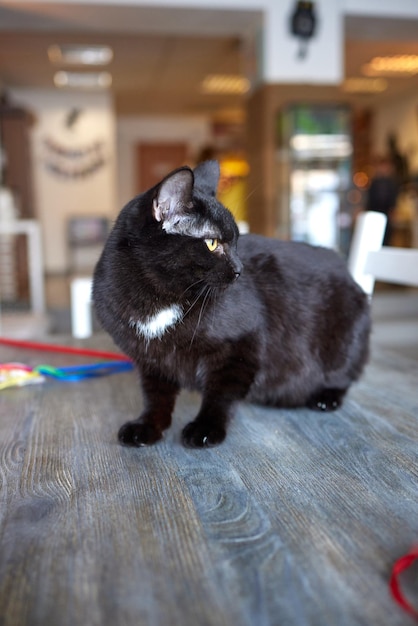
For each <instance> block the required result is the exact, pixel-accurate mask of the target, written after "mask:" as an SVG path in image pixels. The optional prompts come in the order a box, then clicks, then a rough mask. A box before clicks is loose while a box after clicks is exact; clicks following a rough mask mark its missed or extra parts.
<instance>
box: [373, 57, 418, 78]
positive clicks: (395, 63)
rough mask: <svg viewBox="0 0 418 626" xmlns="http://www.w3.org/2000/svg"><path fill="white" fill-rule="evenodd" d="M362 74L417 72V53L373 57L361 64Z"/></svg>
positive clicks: (379, 74) (380, 74)
mask: <svg viewBox="0 0 418 626" xmlns="http://www.w3.org/2000/svg"><path fill="white" fill-rule="evenodd" d="M362 71H363V74H366V75H367V76H393V75H394V74H404V75H408V76H410V75H412V74H418V55H417V54H396V55H394V56H387V57H374V58H373V59H372V60H371V61H370V62H369V63H367V64H366V65H363V68H362Z"/></svg>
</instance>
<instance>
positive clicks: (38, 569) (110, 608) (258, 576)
mask: <svg viewBox="0 0 418 626" xmlns="http://www.w3.org/2000/svg"><path fill="white" fill-rule="evenodd" d="M416 303H417V300H415V305H416ZM415 305H414V306H415ZM385 311H389V314H388V315H386V314H385ZM396 311H397V309H396V306H395V308H394V312H395V313H396ZM395 313H394V315H395ZM376 318H377V322H376V330H375V334H374V338H373V354H372V360H371V363H370V365H369V366H368V369H367V372H366V375H365V376H364V378H363V379H362V380H361V382H360V383H359V384H357V385H356V386H355V387H354V388H353V389H352V390H351V392H350V394H349V396H348V398H347V401H346V403H345V405H344V407H343V408H342V409H340V410H339V411H338V412H336V413H334V414H317V413H313V412H310V411H307V410H273V409H263V408H259V407H255V406H251V405H242V406H241V407H240V408H239V410H238V413H237V416H236V418H235V420H234V422H233V423H232V425H231V428H230V432H229V435H228V438H227V440H226V442H225V443H224V444H223V445H221V446H220V447H218V448H213V449H210V450H200V451H195V450H188V449H185V448H183V447H182V446H181V444H180V437H179V435H180V430H181V428H182V426H183V425H184V424H185V423H187V421H188V420H190V419H191V418H192V417H193V416H194V414H195V413H196V411H197V406H198V402H199V398H198V396H197V395H194V394H190V393H183V394H182V395H181V396H180V399H179V402H178V404H177V408H176V413H175V420H174V425H173V427H172V429H171V430H170V431H169V432H168V433H167V436H166V438H165V440H164V441H163V442H162V443H160V444H158V445H156V446H155V447H151V448H143V449H138V450H135V449H129V448H123V447H121V446H120V445H118V443H117V440H116V432H117V430H118V427H119V425H120V424H122V423H123V422H124V421H125V420H126V419H130V418H132V417H134V416H136V415H137V413H138V411H139V409H140V404H141V399H140V395H139V391H138V389H137V385H136V377H135V375H134V374H130V373H128V374H120V375H116V376H112V377H107V378H103V379H100V380H99V379H96V380H90V381H88V382H79V383H72V384H69V383H67V384H65V383H48V384H45V385H43V386H38V387H32V388H29V387H26V388H21V389H15V390H8V391H3V392H0V485H1V494H0V498H1V501H0V529H1V535H0V624H1V626H45V625H48V626H90V625H92V626H93V625H97V626H108V625H109V626H124V625H127V626H128V625H129V626H142V625H149V626H171V625H173V626H177V625H179V626H189V625H190V626H191V625H193V626H206V625H208V626H223V625H225V626H247V625H248V626H250V625H251V626H264V625H265V626H267V625H277V626H305V625H306V626H357V625H358V626H360V625H364V626H395V625H396V626H398V625H399V626H407V625H408V624H411V625H412V624H414V623H416V622H414V621H413V620H411V618H409V617H408V616H407V615H406V614H405V613H404V612H403V611H402V610H401V609H400V608H399V607H398V606H397V605H396V604H395V603H394V601H393V600H392V598H391V597H390V594H389V590H388V579H389V576H390V571H391V567H392V565H393V563H394V561H395V560H396V559H397V558H399V557H400V556H402V555H403V554H404V553H405V552H407V551H408V550H409V549H410V548H411V547H412V546H413V545H414V544H417V543H418V385H417V382H418V308H415V309H414V308H413V307H412V309H411V310H409V311H407V312H406V314H405V318H404V319H403V318H400V317H399V315H398V313H396V316H394V317H393V318H392V317H391V314H390V306H389V305H388V304H386V305H385V304H384V301H383V304H382V303H381V306H380V309H379V307H377V309H376ZM408 325H409V326H408ZM395 327H396V328H397V330H396V333H398V335H396V333H395V335H394V334H390V332H391V331H390V329H393V328H395ZM405 328H409V330H408V331H407V332H405ZM388 332H389V335H388ZM402 333H403V334H402ZM396 337H398V340H397V339H396ZM59 340H61V341H62V338H60V337H56V338H55V339H54V341H59ZM98 342H99V343H100V344H102V342H103V338H102V337H94V338H93V339H92V342H91V343H93V344H96V345H97V343H98ZM102 347H103V345H102ZM0 354H1V358H0V361H4V360H10V359H14V360H16V359H18V360H20V361H23V362H27V363H29V362H30V363H40V362H45V361H47V362H49V363H52V364H60V365H63V364H64V363H75V362H77V363H78V362H81V360H82V359H80V358H78V359H75V358H74V357H71V358H69V357H64V356H63V355H59V354H45V353H43V354H40V353H37V352H26V351H23V352H22V351H19V350H16V349H11V348H5V347H4V346H0ZM416 580H417V578H416V577H415V589H414V586H410V588H409V592H410V593H412V596H411V597H412V598H413V597H414V595H413V592H415V599H417V600H418V588H417V586H416Z"/></svg>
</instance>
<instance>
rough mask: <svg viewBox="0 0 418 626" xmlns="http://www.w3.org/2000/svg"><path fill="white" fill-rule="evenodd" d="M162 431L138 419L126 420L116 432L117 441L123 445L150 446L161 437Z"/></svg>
mask: <svg viewBox="0 0 418 626" xmlns="http://www.w3.org/2000/svg"><path fill="white" fill-rule="evenodd" d="M162 436H163V434H162V432H161V431H160V430H159V429H158V428H156V427H155V426H153V425H152V424H144V423H141V422H138V421H133V422H127V423H126V424H124V425H123V426H121V428H120V429H119V432H118V439H119V442H120V443H121V444H122V445H123V446H134V447H135V448H140V447H142V446H150V445H152V444H153V443H156V442H157V441H159V440H160V439H161V438H162Z"/></svg>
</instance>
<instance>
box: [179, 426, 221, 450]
mask: <svg viewBox="0 0 418 626" xmlns="http://www.w3.org/2000/svg"><path fill="white" fill-rule="evenodd" d="M225 437H226V430H225V428H224V426H219V425H216V426H212V425H211V426H208V425H207V424H205V423H201V422H198V421H194V422H190V424H187V426H185V427H184V428H183V432H182V441H183V445H185V446H186V447H187V448H210V447H212V446H216V445H218V444H219V443H222V441H223V440H224V439H225Z"/></svg>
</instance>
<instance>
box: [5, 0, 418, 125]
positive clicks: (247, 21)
mask: <svg viewBox="0 0 418 626" xmlns="http://www.w3.org/2000/svg"><path fill="white" fill-rule="evenodd" d="M261 20H262V15H261V13H260V12H257V11H244V10H242V11H231V10H229V11H228V10H219V9H217V10H210V9H207V10H203V9H194V10H190V9H187V10H186V9H173V8H165V9H163V10H162V9H157V8H155V7H152V6H146V7H144V6H141V7H140V6H132V5H130V6H128V5H123V4H120V3H119V4H117V5H116V1H115V6H111V5H99V4H91V5H88V6H87V5H85V4H84V5H80V4H76V5H75V4H65V3H59V4H56V3H53V4H52V3H49V2H44V3H43V2H33V1H32V2H19V3H16V2H15V1H12V0H9V1H5V0H0V86H2V87H3V88H4V89H7V87H23V88H37V87H43V88H51V87H53V82H52V78H53V74H54V72H55V71H56V68H54V67H53V66H52V65H51V64H50V62H49V60H48V57H47V53H46V51H47V48H48V46H49V45H52V44H59V43H90V44H94V43H98V44H107V45H110V46H111V47H112V48H113V50H114V58H113V60H112V62H111V64H110V65H109V67H108V69H109V71H110V72H111V74H112V76H113V83H112V87H111V89H112V92H113V97H114V102H115V109H116V113H117V114H119V115H135V114H143V113H150V112H153V113H178V112H182V113H185V112H187V113H209V114H211V115H212V116H213V117H214V118H216V117H217V116H220V117H221V116H222V115H228V113H229V114H230V115H234V114H235V115H239V114H240V112H242V109H243V104H244V100H243V97H242V96H237V95H216V96H215V95H210V96H209V95H205V94H203V93H202V92H201V89H200V86H201V83H202V81H203V79H204V78H205V76H206V75H208V74H219V73H222V74H237V73H242V72H243V70H244V68H243V62H244V61H243V59H244V57H245V55H244V50H243V43H242V42H243V41H244V39H245V37H246V36H247V35H248V34H250V33H251V32H255V30H256V29H257V28H258V27H259V25H260V24H261ZM345 36H346V49H345V74H346V76H347V77H355V76H361V67H362V66H363V65H364V64H365V63H367V62H369V61H370V59H371V58H372V57H373V56H376V55H386V54H401V53H408V54H412V53H414V54H418V15H417V20H416V21H413V20H412V21H411V20H394V19H393V18H392V19H390V20H389V19H383V18H378V19H376V18H373V19H372V18H364V17H363V18H361V19H360V18H356V17H349V18H347V19H346V20H345ZM417 86H418V75H416V76H415V77H411V78H396V79H395V78H391V79H389V80H388V89H387V90H386V91H385V92H384V93H383V94H379V95H355V96H353V95H351V96H350V99H351V100H353V99H354V100H355V101H356V102H360V103H364V104H367V103H369V102H373V100H376V99H377V98H388V97H393V96H395V95H400V94H401V93H404V92H406V91H413V90H414V89H416V88H417Z"/></svg>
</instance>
